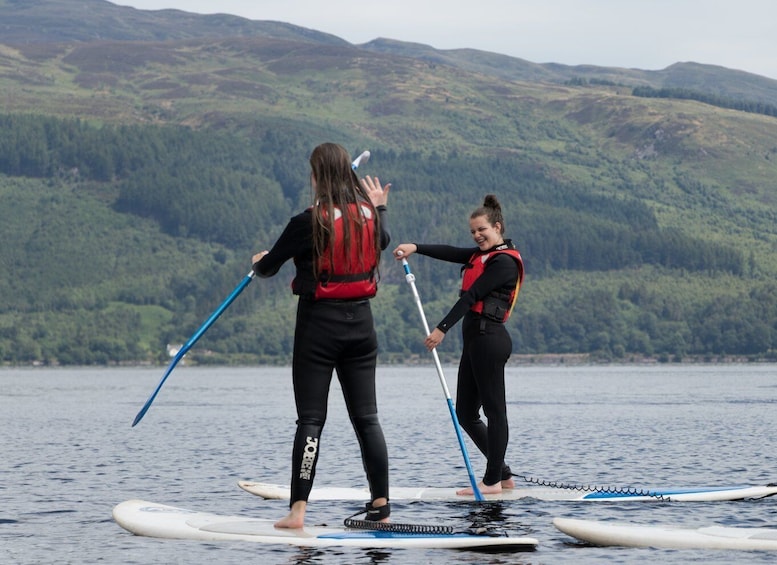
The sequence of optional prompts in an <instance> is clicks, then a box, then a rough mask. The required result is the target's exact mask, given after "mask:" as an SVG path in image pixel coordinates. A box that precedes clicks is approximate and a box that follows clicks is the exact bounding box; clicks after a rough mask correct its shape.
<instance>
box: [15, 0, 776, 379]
mask: <svg viewBox="0 0 777 565" xmlns="http://www.w3.org/2000/svg"><path fill="white" fill-rule="evenodd" d="M68 5H69V4H68V3H67V2H64V1H56V0H41V1H36V2H15V1H11V0H6V1H4V2H3V1H0V19H2V21H3V28H2V29H0V88H2V91H3V93H4V98H3V105H2V106H0V235H2V238H3V242H4V244H3V246H2V247H1V248H0V265H2V266H3V267H4V268H3V272H4V275H3V276H2V277H0V292H1V293H2V294H1V295H2V296H3V297H4V300H3V304H2V305H0V361H2V362H5V363H29V362H43V363H82V364H83V363H86V364H89V363H109V362H143V361H151V362H161V361H164V359H165V358H166V355H167V353H166V346H167V344H175V343H181V342H183V341H185V340H186V339H187V338H188V337H189V336H190V335H191V334H192V333H193V332H194V331H195V330H196V329H197V328H198V327H199V325H200V324H201V323H202V322H203V321H204V320H205V319H206V318H207V316H208V315H209V314H210V312H212V311H213V310H214V309H215V308H216V306H218V304H220V302H221V300H223V299H224V298H225V297H226V296H227V295H228V294H229V292H230V291H231V290H232V288H234V285H235V284H237V283H238V282H239V280H240V278H241V277H242V276H243V275H244V274H245V273H246V272H247V271H248V269H249V267H250V265H249V261H250V256H251V255H252V254H253V253H254V252H255V251H257V250H259V249H263V248H266V247H268V246H270V245H271V244H272V242H273V241H274V237H276V236H277V234H278V233H279V230H280V229H282V227H283V225H284V224H285V222H286V221H287V219H288V217H289V216H290V215H292V214H293V213H295V212H296V211H299V210H300V209H301V208H302V207H304V206H306V205H308V204H309V192H310V190H309V187H308V171H307V156H308V155H309V152H310V150H311V149H312V148H313V147H314V146H315V145H316V144H318V143H320V142H321V141H325V140H332V141H337V142H340V143H342V144H344V145H346V146H347V147H348V148H349V149H350V150H352V151H353V153H354V154H357V153H359V152H361V151H362V150H363V149H370V150H371V152H372V159H371V160H370V162H369V163H368V164H367V165H366V166H365V167H364V170H363V171H362V172H363V173H365V174H375V175H378V176H380V178H381V179H382V180H384V181H391V182H392V184H393V186H394V188H393V191H392V195H391V201H390V214H391V230H392V234H393V242H394V243H399V242H401V241H426V242H450V243H454V244H462V245H468V244H469V243H470V240H469V236H468V232H467V229H466V225H467V224H466V221H467V215H468V213H469V212H470V211H471V210H472V209H474V208H475V207H476V206H477V205H479V204H480V203H481V201H482V198H483V195H484V194H486V193H489V192H491V193H495V194H497V195H498V197H499V198H500V200H501V201H502V202H503V204H504V207H505V212H506V219H507V224H508V225H507V229H508V234H507V235H508V236H510V237H512V238H513V239H514V240H515V241H516V242H517V244H518V245H519V247H520V249H521V251H522V254H523V255H524V258H525V260H526V264H527V272H528V276H527V280H526V284H525V285H524V288H523V289H522V291H521V296H520V299H519V304H518V307H517V311H516V315H515V316H514V317H513V319H511V321H510V326H509V327H510V331H511V332H512V333H513V335H514V337H515V341H516V344H515V345H516V346H515V351H516V353H521V354H535V355H539V354H548V353H552V354H559V353H585V354H591V355H593V356H594V357H595V358H598V359H624V360H629V359H632V358H636V357H641V356H654V357H658V358H661V359H681V358H687V357H689V356H694V357H696V358H701V359H716V358H720V357H724V356H732V355H734V356H746V357H748V358H752V359H764V358H765V359H773V358H774V357H775V349H777V285H776V284H775V283H774V282H773V280H774V276H775V274H777V233H776V232H777V222H776V221H775V220H776V219H777V181H775V179H777V121H776V120H777V119H776V118H774V117H772V116H770V115H768V114H764V113H758V112H757V111H747V112H745V111H739V110H736V109H732V108H726V107H721V106H720V105H716V104H715V103H709V102H702V101H700V100H708V101H713V102H714V101H715V100H726V101H729V100H745V101H752V102H760V103H761V104H762V105H766V106H768V105H769V104H775V103H776V102H777V81H773V80H770V79H766V78H763V77H757V76H754V75H748V74H747V73H742V72H740V71H735V70H730V69H723V68H719V67H712V66H703V65H695V64H677V65H673V66H672V67H670V68H668V69H665V70H664V71H653V72H649V71H638V70H634V69H629V70H626V69H602V68H596V67H564V66H560V65H536V64H533V63H529V62H527V61H522V60H520V59H511V58H506V57H504V56H501V55H496V54H489V53H483V52H476V51H472V50H457V51H436V50H433V49H431V48H429V47H426V46H422V45H417V44H402V43H400V42H393V41H390V40H376V41H374V42H371V43H369V44H365V45H363V46H356V45H351V44H348V43H347V42H344V41H342V40H339V39H338V38H334V37H332V36H329V35H327V34H321V33H318V32H314V31H313V30H306V29H304V28H297V27H294V26H289V25H287V24H281V23H276V22H251V21H249V20H244V19H242V18H234V17H226V16H197V15H193V14H185V13H182V12H177V11H169V10H163V11H155V12H145V11H141V10H134V9H131V8H123V7H119V6H115V5H113V4H110V3H108V2H103V1H99V0H91V1H90V2H83V3H79V5H82V6H83V8H84V9H83V11H75V12H74V11H68ZM79 10H80V9H79ZM182 18H184V19H185V21H187V22H188V25H186V26H182V25H181V21H182V20H181V19H182ZM42 30H44V31H45V32H44V31H42ZM182 30H183V31H182ZM646 86H647V87H650V88H654V89H665V90H664V94H667V95H668V97H644V96H635V95H634V92H635V90H634V89H635V88H639V87H646ZM689 91H690V92H693V93H699V94H704V95H705V96H704V97H702V98H700V97H698V96H696V95H695V94H694V96H693V97H691V99H688V97H687V96H685V97H682V98H679V99H678V98H672V97H671V94H672V93H673V92H678V93H679V92H683V93H687V92H689ZM413 268H414V272H415V273H416V276H417V277H418V282H417V284H418V287H419V291H420V292H421V296H422V299H423V300H424V304H425V306H426V310H427V315H428V317H429V319H430V322H432V323H436V320H438V319H439V318H440V317H441V316H442V315H443V314H444V313H445V312H446V310H447V308H448V307H449V306H450V305H451V304H452V303H453V301H454V300H455V298H456V288H457V284H458V280H457V279H458V270H457V269H456V268H454V267H453V266H446V265H441V264H435V263H434V262H432V261H430V260H427V259H426V258H422V257H419V258H417V259H415V260H414V265H413ZM291 273H292V271H291V267H290V266H287V267H285V268H284V270H282V271H281V273H280V274H279V275H278V276H277V277H275V278H274V279H271V280H262V281H257V282H255V283H253V284H252V285H251V286H250V287H249V288H248V289H247V290H246V291H245V292H244V293H243V295H241V297H240V298H239V299H238V300H237V301H236V302H235V304H233V305H232V306H231V307H230V309H229V311H228V312H227V313H226V314H225V315H224V316H223V317H222V318H221V319H220V320H219V321H218V323H217V324H216V325H214V327H213V328H211V329H210V330H209V331H208V333H207V334H206V335H205V336H204V337H203V339H202V340H201V341H200V343H199V344H198V346H197V348H196V349H195V350H194V351H192V352H191V353H190V357H191V358H192V361H197V362H201V363H205V362H212V363H228V362H229V363H240V362H267V363H276V362H281V363H283V362H286V361H288V359H289V355H290V350H291V333H292V331H293V327H292V326H293V315H294V301H293V299H292V297H291V296H290V293H289V290H288V282H289V279H290V277H291ZM405 287H406V285H405V284H404V279H403V276H402V273H401V269H400V268H399V267H398V266H397V265H396V264H395V263H394V261H393V260H392V259H391V258H389V257H388V256H386V257H385V258H384V261H383V264H382V283H381V292H380V294H379V297H378V298H377V299H376V300H375V312H376V318H377V319H378V323H379V333H380V339H381V347H382V351H383V353H382V359H383V360H384V361H397V360H405V361H406V360H408V359H409V358H414V357H417V356H423V355H424V349H423V347H422V346H421V343H420V341H421V340H420V334H421V330H420V324H419V321H418V314H417V312H416V310H415V306H414V304H412V300H411V298H410V296H409V291H408V289H407V288H405ZM459 345H460V343H459V340H458V337H457V336H455V335H451V336H449V338H448V339H446V341H445V342H444V345H443V350H441V354H442V355H443V356H444V357H453V356H455V355H456V354H457V351H458V349H459Z"/></svg>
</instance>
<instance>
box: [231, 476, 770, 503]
mask: <svg viewBox="0 0 777 565" xmlns="http://www.w3.org/2000/svg"><path fill="white" fill-rule="evenodd" d="M237 484H238V486H239V487H240V488H242V489H243V490H245V491H248V492H250V493H251V494H255V495H257V496H261V497H262V498H266V499H274V500H288V499H289V496H290V494H289V493H290V489H289V487H288V485H276V484H270V483H258V482H254V481H238V483H237ZM456 490H458V489H456V488H453V487H451V488H441V487H428V488H414V487H391V490H390V497H391V500H436V501H452V500H463V501H466V500H475V497H474V496H472V495H465V496H462V495H458V494H456ZM775 494H777V485H770V486H721V487H702V488H698V487H697V488H658V489H653V488H641V489H637V488H628V489H617V490H610V491H608V490H601V491H590V490H580V489H573V488H555V487H539V486H537V487H527V488H515V489H509V490H504V491H502V493H501V494H484V495H483V498H485V499H486V500H518V499H522V498H534V499H537V500H562V501H563V500H569V501H575V500H581V501H582V500H588V501H626V500H629V501H631V500H633V501H648V500H652V501H677V502H697V501H698V502H712V501H720V500H743V499H747V498H764V497H767V496H773V495H775ZM369 498H370V492H369V490H368V489H367V488H345V487H317V488H316V487H314V488H313V490H312V492H311V493H310V498H309V500H369Z"/></svg>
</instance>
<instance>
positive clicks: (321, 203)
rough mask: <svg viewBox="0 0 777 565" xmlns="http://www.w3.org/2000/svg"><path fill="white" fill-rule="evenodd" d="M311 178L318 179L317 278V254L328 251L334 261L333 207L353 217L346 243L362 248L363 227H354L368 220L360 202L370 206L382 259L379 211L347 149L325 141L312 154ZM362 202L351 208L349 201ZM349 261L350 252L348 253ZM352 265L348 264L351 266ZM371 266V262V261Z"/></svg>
mask: <svg viewBox="0 0 777 565" xmlns="http://www.w3.org/2000/svg"><path fill="white" fill-rule="evenodd" d="M310 170H311V174H312V177H311V182H312V180H313V179H315V184H316V190H315V195H314V198H315V202H314V203H313V209H312V212H313V214H312V215H313V256H314V269H315V274H316V278H318V275H319V270H318V260H317V258H318V257H322V256H323V255H324V253H327V252H328V254H329V260H330V263H333V262H334V242H335V230H334V221H335V215H334V213H333V208H339V209H340V211H341V212H342V214H343V218H344V219H345V218H350V220H351V221H345V222H343V243H344V245H345V247H346V248H347V249H351V248H352V247H353V246H356V248H357V249H360V248H361V245H362V237H363V234H364V230H361V229H357V230H354V229H352V227H353V226H363V225H364V224H365V222H366V221H367V220H366V218H365V217H364V215H363V214H362V212H361V206H364V205H366V206H368V207H369V208H370V209H371V210H372V214H373V218H375V226H376V229H375V230H374V241H373V245H374V246H375V257H376V258H377V259H378V262H379V261H380V229H379V227H378V214H377V211H376V210H375V207H374V206H373V205H372V202H371V201H370V198H369V195H368V194H367V193H366V191H365V190H364V188H363V187H362V186H361V183H359V178H358V177H357V176H356V173H355V172H354V170H353V168H352V167H351V157H350V155H349V154H348V151H346V150H345V148H344V147H343V146H341V145H338V144H337V143H322V144H321V145H319V146H318V147H316V148H315V149H314V150H313V153H311V154H310ZM356 203H359V204H360V205H361V206H357V207H356V208H355V209H354V210H352V209H351V208H350V207H349V206H348V205H349V204H356ZM345 256H346V258H347V259H346V260H348V261H350V255H349V254H348V253H346V254H345ZM350 266H351V265H347V267H350ZM369 267H372V265H369Z"/></svg>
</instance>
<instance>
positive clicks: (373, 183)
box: [359, 175, 391, 208]
mask: <svg viewBox="0 0 777 565" xmlns="http://www.w3.org/2000/svg"><path fill="white" fill-rule="evenodd" d="M359 182H360V183H361V185H362V188H364V190H365V192H366V193H367V196H369V197H370V201H371V202H372V205H373V206H375V207H376V208H377V207H378V206H385V205H386V204H387V203H388V193H389V190H391V183H388V184H386V185H385V186H381V185H380V179H379V178H378V177H375V178H374V179H373V178H372V177H371V176H369V175H367V176H365V177H364V178H363V179H361V180H360V181H359Z"/></svg>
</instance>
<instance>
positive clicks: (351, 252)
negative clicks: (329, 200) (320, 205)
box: [315, 203, 378, 300]
mask: <svg viewBox="0 0 777 565" xmlns="http://www.w3.org/2000/svg"><path fill="white" fill-rule="evenodd" d="M348 208H349V211H350V213H351V214H350V215H349V216H348V218H343V212H342V210H340V209H339V208H337V207H335V208H334V211H335V221H334V230H335V242H334V246H335V247H334V256H333V258H332V259H333V260H332V261H330V255H329V248H328V247H327V249H326V250H325V251H324V254H323V255H322V256H321V257H319V258H318V273H319V276H318V281H317V282H316V292H315V298H316V300H321V299H329V300H355V299H359V298H372V297H373V296H375V294H377V292H378V281H377V279H376V276H375V275H376V271H377V268H378V250H377V249H375V245H374V241H375V228H376V217H375V216H376V214H375V211H374V210H373V209H372V208H371V207H370V206H369V205H368V204H364V203H362V204H359V205H357V204H349V205H348ZM325 214H326V211H325ZM356 214H360V215H361V217H362V219H363V220H366V221H365V222H364V223H363V224H362V225H361V226H360V225H359V224H358V223H357V222H356V221H355V220H354V219H353V217H352V216H353V215H356ZM346 220H348V221H350V222H351V234H354V233H356V231H357V230H359V229H361V230H362V234H361V235H362V237H361V246H360V247H358V246H356V245H352V246H351V249H345V245H344V244H343V241H344V238H345V230H344V229H343V222H344V221H346ZM355 241H356V239H355V238H354V239H353V242H355ZM346 255H347V256H348V259H349V260H348V261H347V260H346Z"/></svg>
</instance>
